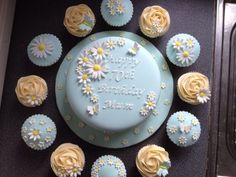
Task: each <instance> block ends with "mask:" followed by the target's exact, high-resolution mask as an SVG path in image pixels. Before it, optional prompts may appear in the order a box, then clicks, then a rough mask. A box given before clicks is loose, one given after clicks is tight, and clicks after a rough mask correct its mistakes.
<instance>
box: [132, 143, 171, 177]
mask: <svg viewBox="0 0 236 177" xmlns="http://www.w3.org/2000/svg"><path fill="white" fill-rule="evenodd" d="M136 166H137V168H138V171H139V172H140V174H141V175H142V176H143V177H157V176H160V177H161V176H166V175H167V174H168V169H169V167H170V166H171V164H170V159H169V154H168V152H167V151H165V149H164V148H162V147H160V146H157V145H147V146H145V147H143V148H142V149H140V150H139V152H138V155H137V157H136Z"/></svg>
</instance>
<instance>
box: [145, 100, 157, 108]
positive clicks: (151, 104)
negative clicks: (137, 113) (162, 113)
mask: <svg viewBox="0 0 236 177" xmlns="http://www.w3.org/2000/svg"><path fill="white" fill-rule="evenodd" d="M145 107H146V108H147V109H148V110H154V109H155V107H156V101H155V100H148V101H146V102H145Z"/></svg>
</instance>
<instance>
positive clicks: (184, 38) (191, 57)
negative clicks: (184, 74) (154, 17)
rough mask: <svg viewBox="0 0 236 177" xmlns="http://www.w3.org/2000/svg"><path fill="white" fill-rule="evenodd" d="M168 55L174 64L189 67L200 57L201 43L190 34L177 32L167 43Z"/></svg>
mask: <svg viewBox="0 0 236 177" xmlns="http://www.w3.org/2000/svg"><path fill="white" fill-rule="evenodd" d="M166 55H167V57H168V58H169V60H170V61H171V62H172V63H173V64H174V65H176V66H179V67H187V66H190V65H192V64H193V63H195V61H196V60H197V59H198V57H199V55H200V44H199V42H198V41H197V39H196V38H195V37H193V36H191V35H189V34H177V35H175V36H174V37H172V38H171V39H170V40H169V42H168V43H167V47H166Z"/></svg>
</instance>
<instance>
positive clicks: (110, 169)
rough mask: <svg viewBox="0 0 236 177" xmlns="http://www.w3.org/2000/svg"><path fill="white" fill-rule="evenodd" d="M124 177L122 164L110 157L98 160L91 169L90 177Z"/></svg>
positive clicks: (105, 156) (124, 172)
mask: <svg viewBox="0 0 236 177" xmlns="http://www.w3.org/2000/svg"><path fill="white" fill-rule="evenodd" d="M111 176H112V177H126V169H125V166H124V163H123V162H122V161H121V160H120V159H119V158H117V157H115V156H112V155H104V156H102V157H100V158H98V159H97V160H96V161H95V162H94V164H93V167H92V171H91V177H111Z"/></svg>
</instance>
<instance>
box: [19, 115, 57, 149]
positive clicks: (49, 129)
mask: <svg viewBox="0 0 236 177" xmlns="http://www.w3.org/2000/svg"><path fill="white" fill-rule="evenodd" d="M56 134H57V130H56V126H55V124H54V122H53V121H52V120H51V119H50V118H49V117H47V116H45V115H42V114H36V115H33V116H31V117H29V118H28V119H26V121H25V122H24V124H23V125H22V128H21V136H22V138H23V140H24V141H25V143H26V144H27V146H29V147H30V148H32V149H34V150H44V149H46V148H48V147H49V146H51V145H52V143H53V142H54V140H55V139H56Z"/></svg>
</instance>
